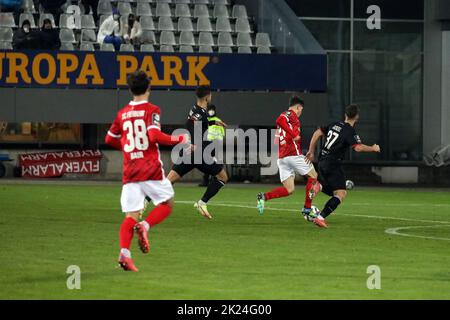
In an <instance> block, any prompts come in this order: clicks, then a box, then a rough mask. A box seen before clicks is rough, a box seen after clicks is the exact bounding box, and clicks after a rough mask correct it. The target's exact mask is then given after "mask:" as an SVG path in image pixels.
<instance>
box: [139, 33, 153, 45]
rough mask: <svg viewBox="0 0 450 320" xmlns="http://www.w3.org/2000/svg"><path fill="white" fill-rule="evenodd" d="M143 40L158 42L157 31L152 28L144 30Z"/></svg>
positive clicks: (144, 41) (145, 42)
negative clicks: (151, 29)
mask: <svg viewBox="0 0 450 320" xmlns="http://www.w3.org/2000/svg"><path fill="white" fill-rule="evenodd" d="M141 42H142V43H143V44H154V43H156V37H155V33H154V32H153V31H150V30H142V35H141Z"/></svg>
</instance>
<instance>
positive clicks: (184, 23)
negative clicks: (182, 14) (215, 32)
mask: <svg viewBox="0 0 450 320" xmlns="http://www.w3.org/2000/svg"><path fill="white" fill-rule="evenodd" d="M178 31H194V26H193V25H192V20H191V18H180V19H178Z"/></svg>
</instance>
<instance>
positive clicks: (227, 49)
mask: <svg viewBox="0 0 450 320" xmlns="http://www.w3.org/2000/svg"><path fill="white" fill-rule="evenodd" d="M219 53H233V49H232V48H231V47H219Z"/></svg>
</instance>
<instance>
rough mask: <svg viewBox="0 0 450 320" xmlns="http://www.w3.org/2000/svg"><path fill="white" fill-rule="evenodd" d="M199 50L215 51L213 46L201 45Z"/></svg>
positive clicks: (205, 51)
mask: <svg viewBox="0 0 450 320" xmlns="http://www.w3.org/2000/svg"><path fill="white" fill-rule="evenodd" d="M198 52H203V53H213V52H214V50H213V48H212V46H200V47H199V48H198Z"/></svg>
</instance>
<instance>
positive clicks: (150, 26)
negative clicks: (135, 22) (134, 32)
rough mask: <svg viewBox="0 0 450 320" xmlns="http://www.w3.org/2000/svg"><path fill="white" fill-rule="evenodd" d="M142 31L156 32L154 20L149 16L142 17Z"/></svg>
mask: <svg viewBox="0 0 450 320" xmlns="http://www.w3.org/2000/svg"><path fill="white" fill-rule="evenodd" d="M139 22H140V23H141V27H142V30H156V28H155V23H154V22H153V18H152V17H149V16H142V17H141V19H140V20H139Z"/></svg>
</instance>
